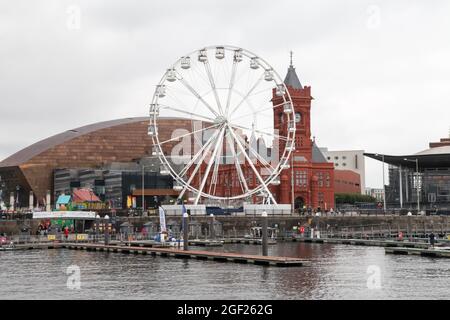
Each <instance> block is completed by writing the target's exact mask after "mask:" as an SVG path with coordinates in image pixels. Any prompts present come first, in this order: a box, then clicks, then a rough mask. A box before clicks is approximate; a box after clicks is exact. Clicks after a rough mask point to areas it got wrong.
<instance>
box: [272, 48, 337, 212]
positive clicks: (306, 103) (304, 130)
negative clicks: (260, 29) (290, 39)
mask: <svg viewBox="0 0 450 320" xmlns="http://www.w3.org/2000/svg"><path fill="white" fill-rule="evenodd" d="M284 84H285V85H286V87H287V90H288V91H289V94H290V96H291V100H292V106H293V111H294V117H293V119H292V116H291V117H290V119H289V120H288V118H287V114H285V113H284V112H283V97H280V96H277V95H276V90H275V89H274V90H273V94H272V103H273V105H274V108H273V110H274V127H275V129H277V130H279V134H280V135H281V136H286V135H287V132H286V130H288V128H289V127H290V126H295V128H296V131H295V141H294V142H295V149H294V150H293V151H292V153H291V157H290V159H289V168H287V169H285V170H283V171H282V172H281V177H280V178H281V179H280V180H281V184H280V185H279V186H277V187H276V188H274V191H275V192H274V193H275V194H276V198H277V201H278V202H279V203H289V204H291V205H292V206H293V208H294V210H295V211H296V212H300V211H303V212H304V211H305V210H309V209H310V208H311V210H314V209H318V210H327V209H330V208H332V207H334V164H333V163H329V162H327V160H326V158H325V156H324V155H323V154H322V152H321V151H320V149H319V148H318V147H317V145H316V143H315V141H313V140H311V101H312V100H313V97H312V96H311V87H309V86H303V85H302V84H301V83H300V80H299V78H298V76H297V73H296V72H295V68H294V65H293V63H292V52H291V63H290V65H289V68H288V71H287V74H286V77H285V79H284ZM287 121H291V123H289V124H288V125H286V122H287ZM279 144H280V147H279V150H280V152H282V150H284V147H285V145H284V144H285V142H284V141H279Z"/></svg>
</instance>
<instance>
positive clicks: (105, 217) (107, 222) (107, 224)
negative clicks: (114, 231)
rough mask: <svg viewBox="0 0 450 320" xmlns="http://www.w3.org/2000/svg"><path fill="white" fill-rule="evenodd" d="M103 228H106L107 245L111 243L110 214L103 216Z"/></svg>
mask: <svg viewBox="0 0 450 320" xmlns="http://www.w3.org/2000/svg"><path fill="white" fill-rule="evenodd" d="M103 228H105V230H104V231H105V246H107V245H108V244H109V216H108V215H105V216H104V217H103Z"/></svg>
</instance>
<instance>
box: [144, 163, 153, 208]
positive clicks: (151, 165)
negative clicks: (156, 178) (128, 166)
mask: <svg viewBox="0 0 450 320" xmlns="http://www.w3.org/2000/svg"><path fill="white" fill-rule="evenodd" d="M145 167H154V164H153V163H152V164H150V165H148V166H146V165H143V164H142V186H141V189H142V214H144V211H145V195H144V191H145V190H144V189H145Z"/></svg>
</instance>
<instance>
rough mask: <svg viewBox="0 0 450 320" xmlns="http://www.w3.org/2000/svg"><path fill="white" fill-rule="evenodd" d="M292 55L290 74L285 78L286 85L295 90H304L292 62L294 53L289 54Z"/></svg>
mask: <svg viewBox="0 0 450 320" xmlns="http://www.w3.org/2000/svg"><path fill="white" fill-rule="evenodd" d="M289 54H290V65H289V68H288V72H287V74H286V78H284V84H285V85H287V86H290V87H292V88H294V89H303V87H302V84H301V83H300V80H299V79H298V76H297V73H296V72H295V68H294V64H293V62H292V60H293V58H292V57H293V55H294V52H292V50H291V51H290V52H289Z"/></svg>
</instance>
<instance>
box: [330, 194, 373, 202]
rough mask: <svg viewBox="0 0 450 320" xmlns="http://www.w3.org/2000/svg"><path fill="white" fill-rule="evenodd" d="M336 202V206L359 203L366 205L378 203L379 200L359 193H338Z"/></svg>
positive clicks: (335, 196)
mask: <svg viewBox="0 0 450 320" xmlns="http://www.w3.org/2000/svg"><path fill="white" fill-rule="evenodd" d="M334 200H335V202H336V204H355V203H357V202H365V203H376V202H377V199H376V198H374V197H372V196H369V195H365V194H358V193H336V194H335V195H334Z"/></svg>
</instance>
